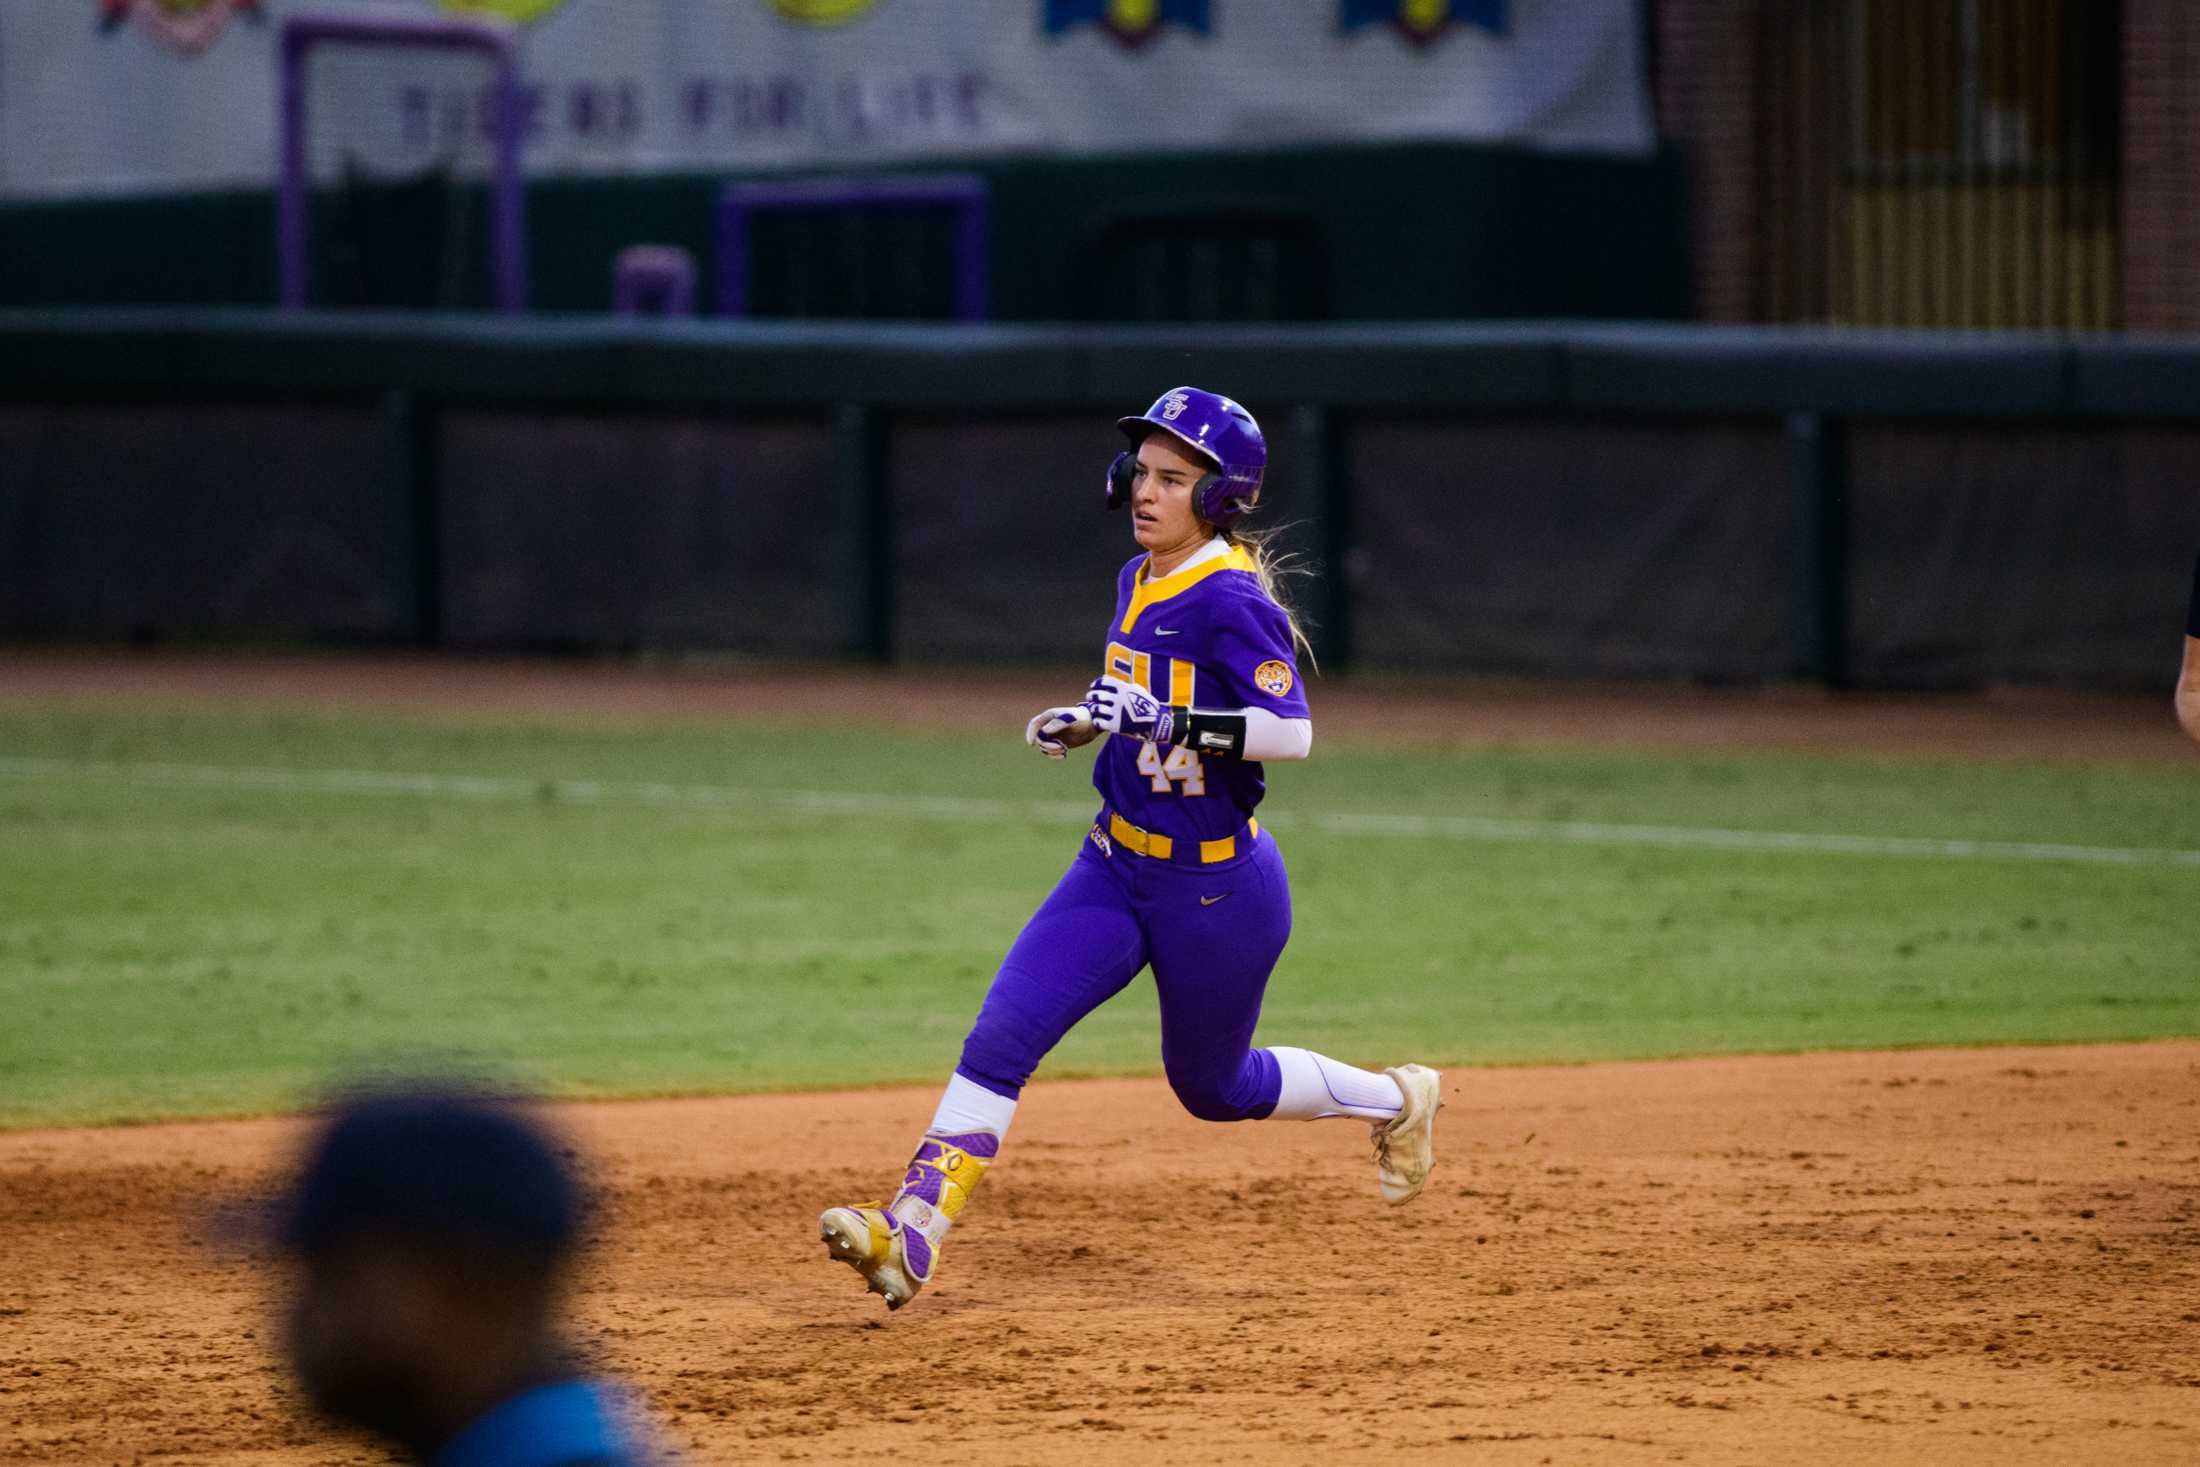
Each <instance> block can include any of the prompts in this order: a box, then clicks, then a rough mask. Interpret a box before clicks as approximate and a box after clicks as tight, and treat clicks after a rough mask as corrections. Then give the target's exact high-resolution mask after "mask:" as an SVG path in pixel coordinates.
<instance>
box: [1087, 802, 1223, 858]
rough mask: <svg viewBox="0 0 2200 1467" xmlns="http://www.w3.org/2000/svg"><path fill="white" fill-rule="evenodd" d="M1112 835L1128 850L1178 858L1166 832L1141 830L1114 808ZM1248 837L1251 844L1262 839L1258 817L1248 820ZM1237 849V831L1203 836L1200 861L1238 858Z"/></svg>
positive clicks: (1109, 832)
mask: <svg viewBox="0 0 2200 1467" xmlns="http://www.w3.org/2000/svg"><path fill="white" fill-rule="evenodd" d="M1108 838H1109V839H1110V840H1113V841H1114V842H1115V843H1116V844H1117V845H1119V846H1121V847H1122V848H1123V849H1124V850H1126V851H1135V852H1136V853H1138V854H1139V855H1141V856H1147V857H1151V858H1152V859H1153V860H1156V861H1173V860H1175V859H1176V842H1175V841H1174V840H1172V839H1170V838H1169V837H1168V836H1165V835H1155V834H1154V833H1153V832H1152V831H1150V830H1140V829H1139V828H1138V827H1137V826H1135V825H1133V824H1131V823H1130V822H1129V821H1128V820H1125V819H1124V818H1123V817H1122V816H1120V815H1118V814H1116V813H1115V812H1114V811H1113V810H1110V811H1109V812H1108ZM1245 839H1246V843H1247V844H1248V845H1250V844H1251V843H1252V842H1254V841H1256V840H1259V839H1260V822H1259V821H1258V820H1247V821H1246V822H1245ZM1237 853H1238V843H1237V837H1236V836H1234V835H1226V836H1224V837H1223V838H1222V839H1220V840H1203V841H1201V842H1200V843H1199V864H1200V865H1202V866H1212V865H1214V864H1215V863H1216V862H1218V861H1234V860H1236V859H1237Z"/></svg>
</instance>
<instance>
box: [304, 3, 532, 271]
mask: <svg viewBox="0 0 2200 1467" xmlns="http://www.w3.org/2000/svg"><path fill="white" fill-rule="evenodd" d="M329 44H339V45H359V46H389V47H402V48H426V49H431V50H442V51H480V52H484V53H486V54H487V55H488V56H489V57H490V59H491V60H492V61H494V62H495V64H496V80H495V82H494V83H493V87H494V90H493V97H494V103H493V108H494V117H493V122H492V126H493V128H494V131H495V144H496V162H495V165H494V168H493V170H492V173H491V177H490V195H491V205H490V274H491V277H492V280H493V284H494V288H495V292H496V306H497V309H498V310H500V311H504V312H507V313H517V312H520V311H524V310H526V309H527V198H526V191H525V188H524V187H523V180H522V178H521V175H520V164H519V145H520V129H521V122H522V116H521V109H520V88H519V48H518V46H517V45H516V44H515V42H514V41H513V39H512V33H511V31H510V30H509V29H508V28H506V27H504V26H502V25H498V24H494V23H491V22H488V21H479V20H436V19H431V18H427V17H401V16H389V17H377V16H363V15H298V16H293V17H291V18H290V19H289V20H286V21H284V22H283V38H282V60H281V66H282V83H281V87H280V90H279V99H278V101H277V106H278V107H279V108H280V109H281V113H280V117H279V119H278V121H279V123H280V126H281V129H282V177H281V182H280V186H279V189H278V192H277V197H276V211H275V261H276V269H277V271H278V276H277V279H278V286H279V289H278V299H279V300H280V301H281V303H282V304H283V305H284V306H285V307H286V308H289V309H293V310H295V309H299V308H301V307H303V306H305V305H306V303H307V300H306V298H307V296H308V295H309V294H310V293H311V280H312V265H313V261H312V247H313V241H312V224H311V216H310V210H309V204H310V190H309V186H308V182H307V179H306V93H305V63H306V56H307V54H308V53H310V52H311V51H312V50H313V48H314V47H316V46H321V45H329Z"/></svg>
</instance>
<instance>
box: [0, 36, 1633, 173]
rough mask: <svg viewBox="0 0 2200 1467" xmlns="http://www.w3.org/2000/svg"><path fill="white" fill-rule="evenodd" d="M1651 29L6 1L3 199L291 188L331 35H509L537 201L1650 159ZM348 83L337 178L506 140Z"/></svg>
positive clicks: (381, 77)
mask: <svg viewBox="0 0 2200 1467" xmlns="http://www.w3.org/2000/svg"><path fill="white" fill-rule="evenodd" d="M1638 5H1639V0H334V3H332V0H27V3H21V0H9V3H6V4H0V196H9V197H18V198H21V197H54V196H68V195H81V194H112V193H124V192H166V191H174V190H189V189H208V188H261V187H266V186H268V185H269V184H270V183H271V182H272V180H273V179H274V176H275V159H276V137H277V129H278V124H277V105H278V88H277V75H276V73H277V53H278V38H279V36H280V33H281V29H282V25H283V22H284V21H285V19H287V18H288V17H291V16H294V15H299V14H303V13H308V12H310V13H315V14H331V13H334V14H366V15H378V16H406V17H413V18H418V17H432V16H470V17H476V18H480V17H491V18H494V19H495V20H496V21H497V22H498V23H500V24H508V25H510V26H511V27H513V28H514V31H515V34H516V35H517V37H518V41H519V46H520V52H521V57H522V69H523V73H524V77H525V82H526V85H525V87H524V89H523V112H524V116H525V123H526V136H527V142H526V149H527V151H526V161H527V166H528V170H529V172H530V173H531V174H534V175H537V176H541V175H558V174H564V175H598V174H620V173H644V172H694V171H704V172H709V171H718V170H723V171H731V170H736V169H738V170H756V169H775V168H809V167H849V166H859V165H864V164H876V163H891V162H901V161H907V160H912V159H941V160H954V159H966V158H981V157H986V156H994V155H1000V154H1004V153H1026V154H1028V153H1109V152H1126V151H1140V150H1155V149H1166V150H1184V149H1215V148H1257V147H1263V146H1280V145H1299V144H1307V143H1320V142H1326V141H1336V142H1346V141H1353V142H1365V141H1378V140H1404V139H1442V140H1452V141H1475V142H1489V143H1507V144H1518V145H1524V146H1530V147H1537V148H1550V149H1569V150H1597V151H1623V152H1635V151H1641V150H1644V149H1647V148H1648V147H1649V146H1650V145H1651V127H1650V121H1649V109H1648V104H1647V100H1646V97H1645V95H1644V82H1643V61H1642V55H1641V50H1642V25H1641V16H1640V14H1639V9H1638ZM347 64H348V66H349V68H350V72H349V76H348V79H347V80H346V82H345V83H344V84H343V85H342V86H340V87H332V88H331V89H330V91H329V93H328V94H327V95H317V94H316V93H315V91H314V89H313V87H312V86H311V85H310V84H309V86H308V88H307V108H308V114H309V121H310V126H311V132H312V134H313V137H314V146H315V149H316V151H317V152H319V151H321V150H322V149H323V148H324V147H328V146H334V147H337V148H347V147H351V146H352V143H351V142H349V141H347V139H354V138H356V139H368V140H372V143H371V148H372V152H373V158H372V162H373V164H374V166H375V167H376V168H377V169H393V170H394V169H401V168H402V167H403V166H404V165H405V163H406V161H407V159H406V157H405V156H404V154H405V153H406V151H407V150H408V149H409V150H410V151H411V153H413V154H415V155H417V156H416V158H415V159H414V161H415V162H418V163H428V162H433V161H435V160H434V158H433V157H431V154H433V153H434V152H435V150H436V149H437V147H438V143H437V141H436V139H437V138H438V137H439V136H441V135H442V134H445V133H448V132H449V131H450V130H451V129H452V128H454V127H462V128H469V129H478V128H479V127H480V125H481V119H482V117H483V116H484V115H485V109H484V107H483V105H482V84H481V81H480V79H479V77H478V76H474V75H471V74H470V73H469V72H468V71H467V69H466V68H464V67H452V66H449V65H445V66H443V67H441V68H440V69H439V68H437V67H435V66H430V65H428V64H426V59H425V58H422V57H419V56H417V55H416V56H404V55H399V54H396V53H391V54H389V55H386V56H379V55H377V56H368V57H365V58H363V59H353V60H352V61H350V62H348V63H347ZM330 137H333V138H335V139H336V141H335V142H334V143H333V144H329V143H325V142H324V139H326V138H330ZM360 146H368V145H367V144H365V143H362V144H360ZM445 151H446V153H447V151H448V150H447V149H446V150H445ZM468 166H475V164H474V163H472V162H469V164H468Z"/></svg>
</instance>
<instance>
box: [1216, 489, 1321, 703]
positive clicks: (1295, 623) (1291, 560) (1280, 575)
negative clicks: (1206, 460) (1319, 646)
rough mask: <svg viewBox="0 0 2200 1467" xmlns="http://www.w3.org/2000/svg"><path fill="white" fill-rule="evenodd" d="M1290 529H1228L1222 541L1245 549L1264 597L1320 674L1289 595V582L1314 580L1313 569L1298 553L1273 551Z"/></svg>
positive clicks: (1276, 527)
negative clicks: (1274, 546) (1279, 539)
mask: <svg viewBox="0 0 2200 1467" xmlns="http://www.w3.org/2000/svg"><path fill="white" fill-rule="evenodd" d="M1289 528H1290V526H1289V525H1276V526H1274V527H1272V528H1270V529H1266V530H1244V529H1228V530H1224V531H1223V532H1222V538H1223V539H1225V540H1227V541H1229V542H1230V543H1231V544H1232V545H1235V546H1238V547H1239V548H1240V549H1242V550H1243V551H1244V552H1245V554H1246V556H1247V558H1248V559H1250V560H1251V561H1252V562H1253V574H1254V575H1255V576H1257V577H1259V578H1260V589H1261V593H1262V594H1263V595H1265V596H1266V597H1267V598H1268V599H1269V600H1270V601H1273V602H1275V603H1276V609H1277V610H1278V611H1281V612H1282V613H1283V621H1284V625H1285V626H1288V627H1289V628H1290V629H1291V643H1292V645H1293V646H1295V647H1297V648H1298V649H1299V656H1300V657H1302V658H1304V659H1305V660H1306V665H1307V667H1308V668H1310V669H1312V670H1313V671H1315V672H1320V671H1321V670H1322V669H1321V664H1320V663H1319V662H1317V661H1315V659H1314V644H1313V643H1312V642H1309V641H1308V640H1306V629H1305V627H1304V626H1302V625H1301V623H1300V619H1299V613H1298V612H1297V611H1296V610H1295V609H1294V608H1293V607H1292V605H1291V598H1290V597H1289V596H1288V595H1286V594H1285V593H1286V590H1287V588H1288V585H1289V583H1290V582H1292V581H1295V580H1298V579H1300V578H1301V577H1309V578H1310V577H1312V576H1313V574H1314V568H1313V567H1312V566H1310V565H1308V564H1307V563H1306V557H1305V556H1303V555H1300V554H1298V553H1297V552H1295V551H1288V550H1273V549H1271V548H1269V547H1270V545H1271V543H1272V542H1273V541H1274V540H1275V538H1276V537H1277V536H1278V535H1280V534H1282V533H1283V532H1284V531H1285V530H1287V529H1289Z"/></svg>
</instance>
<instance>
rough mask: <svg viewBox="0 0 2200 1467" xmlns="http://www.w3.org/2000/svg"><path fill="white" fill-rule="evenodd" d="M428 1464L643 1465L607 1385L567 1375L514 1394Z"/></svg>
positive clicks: (439, 1466)
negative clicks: (560, 1379)
mask: <svg viewBox="0 0 2200 1467" xmlns="http://www.w3.org/2000/svg"><path fill="white" fill-rule="evenodd" d="M429 1460H430V1467H579V1464H581V1463H587V1464H589V1467H645V1464H646V1463H647V1461H648V1459H647V1458H646V1457H645V1456H644V1455H643V1453H642V1452H641V1451H640V1449H639V1448H638V1447H637V1446H636V1444H635V1442H634V1441H633V1440H632V1438H631V1437H630V1436H629V1435H628V1433H627V1431H626V1430H625V1428H624V1426H623V1425H622V1424H621V1422H620V1421H619V1419H618V1413H617V1410H616V1408H615V1406H614V1397H613V1395H612V1392H611V1390H610V1389H609V1387H607V1386H605V1385H602V1384H600V1383H598V1382H594V1381H585V1380H569V1381H563V1382H560V1383H559V1384H557V1385H548V1386H542V1387H540V1388H539V1389H536V1390H532V1391H528V1392H527V1393H526V1394H524V1395H519V1396H514V1397H513V1398H512V1399H511V1400H509V1401H506V1402H505V1403H504V1404H503V1405H501V1406H497V1407H495V1408H493V1409H492V1410H490V1412H489V1413H488V1414H487V1415H486V1416H483V1417H482V1418H481V1419H480V1420H478V1421H476V1422H475V1423H474V1424H473V1425H471V1426H469V1427H467V1428H466V1429H465V1430H464V1431H462V1432H460V1433H459V1434H458V1435H457V1436H455V1437H453V1438H452V1439H451V1440H450V1441H449V1442H447V1443H445V1444H444V1446H443V1449H442V1450H441V1451H439V1452H437V1453H436V1454H435V1455H434V1456H433V1457H432V1458H430V1459H429Z"/></svg>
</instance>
